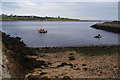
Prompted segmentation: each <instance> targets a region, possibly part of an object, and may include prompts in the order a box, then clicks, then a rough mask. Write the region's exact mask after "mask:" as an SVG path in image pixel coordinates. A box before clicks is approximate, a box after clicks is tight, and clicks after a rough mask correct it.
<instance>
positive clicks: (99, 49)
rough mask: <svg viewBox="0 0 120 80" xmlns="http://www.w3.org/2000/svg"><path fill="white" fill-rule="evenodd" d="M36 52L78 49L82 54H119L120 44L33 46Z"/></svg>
mask: <svg viewBox="0 0 120 80" xmlns="http://www.w3.org/2000/svg"><path fill="white" fill-rule="evenodd" d="M31 49H33V50H34V51H35V52H36V53H37V52H39V53H57V52H63V51H76V52H77V53H79V54H81V55H89V56H97V55H104V54H117V53H118V52H119V51H120V46H85V47H43V48H31Z"/></svg>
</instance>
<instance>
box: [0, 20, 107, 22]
mask: <svg viewBox="0 0 120 80" xmlns="http://www.w3.org/2000/svg"><path fill="white" fill-rule="evenodd" d="M0 21H63V22H64V21H65V22H67V21H76V22H99V20H0ZM101 22H105V21H104V20H103V21H101Z"/></svg>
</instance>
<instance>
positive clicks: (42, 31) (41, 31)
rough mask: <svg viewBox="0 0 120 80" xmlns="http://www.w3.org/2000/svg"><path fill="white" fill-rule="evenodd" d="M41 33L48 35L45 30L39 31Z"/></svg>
mask: <svg viewBox="0 0 120 80" xmlns="http://www.w3.org/2000/svg"><path fill="white" fill-rule="evenodd" d="M38 31H39V32H40V33H47V31H44V30H38Z"/></svg>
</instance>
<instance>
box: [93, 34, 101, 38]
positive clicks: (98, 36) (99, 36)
mask: <svg viewBox="0 0 120 80" xmlns="http://www.w3.org/2000/svg"><path fill="white" fill-rule="evenodd" d="M101 37H102V36H101V35H100V34H98V35H97V36H95V37H94V38H101Z"/></svg>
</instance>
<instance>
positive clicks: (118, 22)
mask: <svg viewBox="0 0 120 80" xmlns="http://www.w3.org/2000/svg"><path fill="white" fill-rule="evenodd" d="M104 23H110V24H120V21H111V22H104Z"/></svg>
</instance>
